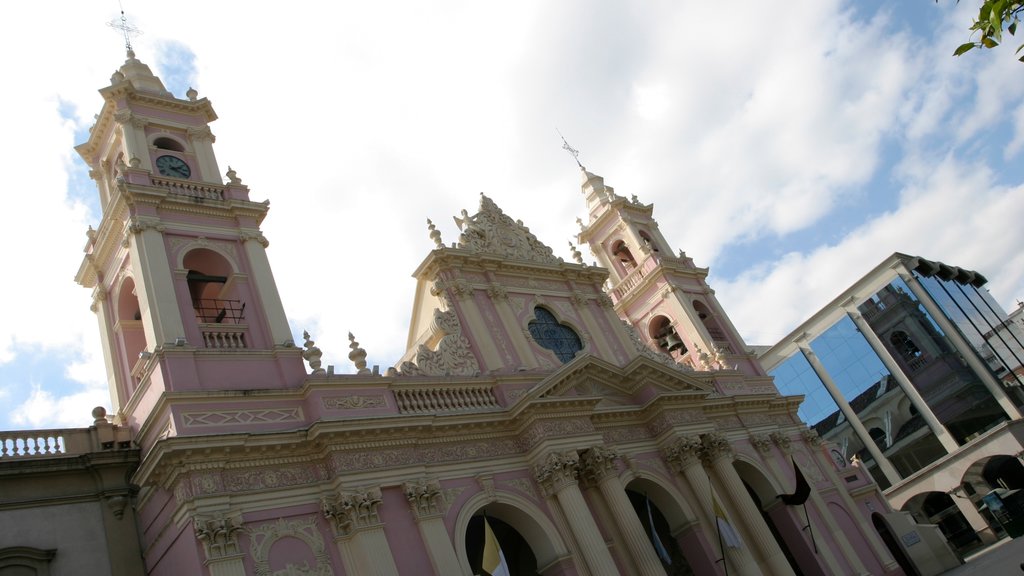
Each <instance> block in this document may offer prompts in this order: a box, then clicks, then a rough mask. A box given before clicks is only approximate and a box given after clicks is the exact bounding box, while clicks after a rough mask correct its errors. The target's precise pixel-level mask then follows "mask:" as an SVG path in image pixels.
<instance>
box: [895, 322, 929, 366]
mask: <svg viewBox="0 0 1024 576" xmlns="http://www.w3.org/2000/svg"><path fill="white" fill-rule="evenodd" d="M889 343H890V344H892V347H893V349H894V350H896V353H897V354H899V356H900V358H903V361H904V362H907V363H908V364H909V363H910V362H912V361H913V360H915V359H916V358H919V357H920V356H921V349H920V348H918V347H917V344H914V341H913V340H912V339H911V338H910V336H908V335H907V333H906V332H904V331H902V330H897V331H895V332H893V333H892V334H891V335H890V336H889Z"/></svg>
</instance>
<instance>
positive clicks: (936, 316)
mask: <svg viewBox="0 0 1024 576" xmlns="http://www.w3.org/2000/svg"><path fill="white" fill-rule="evenodd" d="M896 270H897V272H899V275H900V278H902V279H903V281H904V282H906V283H907V286H908V287H909V288H910V291H911V292H913V293H914V296H916V297H917V299H918V300H919V301H920V302H921V304H922V305H924V309H925V310H927V311H928V314H929V315H931V317H932V320H934V321H935V323H936V324H938V325H939V328H942V331H943V332H945V333H946V338H948V339H949V341H950V343H951V344H953V346H954V347H956V349H957V352H959V353H960V356H961V357H962V358H963V359H964V360H965V361H966V362H967V363H968V364H969V365H970V366H971V368H972V369H973V370H974V372H975V373H976V374H977V375H978V378H980V379H981V382H982V384H984V385H985V388H988V391H989V393H990V394H992V397H993V398H995V399H996V402H998V403H999V406H1000V407H1001V408H1002V409H1003V411H1005V412H1006V414H1007V415H1008V416H1009V417H1010V419H1011V420H1019V419H1021V418H1024V414H1021V411H1020V410H1019V409H1018V408H1017V405H1016V404H1014V403H1013V400H1011V399H1010V397H1009V396H1007V395H1006V392H1005V391H1003V387H1002V385H1001V384H1000V383H999V382H998V381H997V380H996V379H995V377H994V376H992V373H991V372H989V370H988V366H986V365H985V363H984V362H982V361H981V360H980V359H979V358H978V353H977V352H976V351H975V350H974V348H972V347H971V345H970V344H968V343H967V341H966V340H964V339H963V337H962V336H960V332H959V331H958V330H957V329H956V327H955V326H953V323H952V322H950V321H949V319H948V318H946V315H945V314H944V313H943V312H942V310H941V309H939V307H938V305H936V304H935V302H934V301H933V300H932V297H931V295H930V294H928V291H927V290H925V289H924V286H921V283H920V282H918V280H917V278H915V277H914V275H913V273H911V272H910V270H909V269H907V267H906V266H904V265H903V264H899V265H897V266H896Z"/></svg>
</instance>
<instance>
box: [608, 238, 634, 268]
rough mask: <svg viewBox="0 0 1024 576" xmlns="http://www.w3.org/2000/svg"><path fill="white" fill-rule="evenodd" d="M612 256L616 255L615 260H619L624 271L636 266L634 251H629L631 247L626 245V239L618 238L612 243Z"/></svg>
mask: <svg viewBox="0 0 1024 576" xmlns="http://www.w3.org/2000/svg"><path fill="white" fill-rule="evenodd" d="M612 256H614V257H615V261H616V262H618V264H619V266H621V267H622V269H623V271H625V272H629V271H630V270H632V269H634V268H636V259H635V258H633V253H632V252H630V251H629V247H628V246H626V243H625V242H624V241H622V240H618V241H616V242H615V243H614V244H612Z"/></svg>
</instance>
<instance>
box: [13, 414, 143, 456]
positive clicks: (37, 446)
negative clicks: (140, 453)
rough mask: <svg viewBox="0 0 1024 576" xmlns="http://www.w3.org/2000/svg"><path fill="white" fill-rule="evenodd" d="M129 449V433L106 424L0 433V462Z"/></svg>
mask: <svg viewBox="0 0 1024 576" xmlns="http://www.w3.org/2000/svg"><path fill="white" fill-rule="evenodd" d="M130 447H131V442H130V438H129V437H128V432H127V430H125V429H124V428H120V427H118V426H114V425H112V424H109V423H106V422H102V423H100V424H98V425H97V426H94V427H92V428H61V429H50V430H5V431H0V462H2V461H6V460H10V459H14V458H17V459H19V460H22V459H29V458H54V457H60V456H77V455H81V454H88V453H90V452H102V451H107V450H117V449H124V448H130Z"/></svg>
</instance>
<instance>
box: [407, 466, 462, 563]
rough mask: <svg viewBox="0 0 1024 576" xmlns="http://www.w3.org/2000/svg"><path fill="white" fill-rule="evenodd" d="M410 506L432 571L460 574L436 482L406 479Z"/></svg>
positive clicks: (439, 487) (439, 488)
mask: <svg viewBox="0 0 1024 576" xmlns="http://www.w3.org/2000/svg"><path fill="white" fill-rule="evenodd" d="M403 488H404V489H405V497H406V498H408V499H409V509H410V510H411V511H412V514H413V517H415V519H416V525H417V526H418V527H419V530H420V537H422V538H423V543H424V544H425V545H426V547H427V554H428V555H429V556H430V563H431V565H432V566H433V567H434V574H453V575H454V574H459V573H460V572H461V568H460V567H459V559H458V556H456V555H455V548H453V547H452V541H451V538H450V537H449V536H448V530H447V529H446V528H445V526H444V501H443V499H442V497H441V485H440V484H439V483H437V482H434V481H432V482H427V481H420V482H406V483H405V485H404V486H403Z"/></svg>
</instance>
